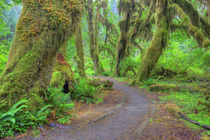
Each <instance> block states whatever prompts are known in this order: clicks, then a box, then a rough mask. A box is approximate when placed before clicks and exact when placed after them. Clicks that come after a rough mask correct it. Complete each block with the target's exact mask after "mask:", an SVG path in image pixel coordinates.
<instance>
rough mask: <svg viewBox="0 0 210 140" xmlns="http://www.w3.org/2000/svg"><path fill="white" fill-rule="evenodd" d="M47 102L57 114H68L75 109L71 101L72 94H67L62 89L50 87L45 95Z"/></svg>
mask: <svg viewBox="0 0 210 140" xmlns="http://www.w3.org/2000/svg"><path fill="white" fill-rule="evenodd" d="M45 99H46V102H47V103H48V104H50V105H52V110H55V111H56V112H57V114H58V115H59V114H62V115H65V114H68V111H69V110H71V109H73V106H74V103H73V102H72V101H71V97H70V93H68V94H65V93H63V92H62V89H59V88H54V87H50V88H48V92H47V93H45Z"/></svg>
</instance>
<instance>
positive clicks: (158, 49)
mask: <svg viewBox="0 0 210 140" xmlns="http://www.w3.org/2000/svg"><path fill="white" fill-rule="evenodd" d="M167 3H168V1H167V0H157V2H156V31H155V34H154V36H153V39H152V43H151V45H150V46H149V48H148V49H147V50H146V52H145V55H144V57H143V59H142V62H141V64H140V67H139V71H138V74H137V78H136V80H135V81H134V82H135V83H138V82H139V81H143V80H146V79H148V78H149V76H150V73H151V71H152V70H153V68H154V66H155V64H156V63H157V61H158V59H159V57H160V56H161V53H162V51H163V49H164V48H165V47H166V45H167V40H168V19H167V13H168V12H167Z"/></svg>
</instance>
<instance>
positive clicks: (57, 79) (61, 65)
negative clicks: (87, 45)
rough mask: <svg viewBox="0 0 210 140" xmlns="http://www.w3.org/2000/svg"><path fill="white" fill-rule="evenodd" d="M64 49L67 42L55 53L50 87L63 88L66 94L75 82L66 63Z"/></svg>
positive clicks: (69, 66)
mask: <svg viewBox="0 0 210 140" xmlns="http://www.w3.org/2000/svg"><path fill="white" fill-rule="evenodd" d="M66 47H67V42H66V43H65V45H64V46H63V47H62V48H60V50H59V51H58V53H57V57H56V62H55V66H54V69H53V75H52V79H51V81H50V86H51V87H57V88H63V91H64V92H65V93H68V92H69V91H70V90H71V89H72V88H73V85H74V83H75V80H74V73H73V71H72V69H71V65H70V64H69V63H68V61H67V54H66Z"/></svg>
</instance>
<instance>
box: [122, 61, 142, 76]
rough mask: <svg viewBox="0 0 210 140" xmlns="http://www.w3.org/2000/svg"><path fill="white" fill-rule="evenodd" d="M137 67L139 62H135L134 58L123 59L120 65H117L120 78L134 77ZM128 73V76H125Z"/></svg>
mask: <svg viewBox="0 0 210 140" xmlns="http://www.w3.org/2000/svg"><path fill="white" fill-rule="evenodd" d="M137 59H138V58H137ZM138 66H139V61H137V60H136V58H134V57H128V58H125V59H124V60H123V61H121V62H120V65H119V67H120V75H121V76H126V75H127V76H128V77H129V76H131V75H135V74H136V70H137V68H138ZM128 72H129V74H127V73H128ZM131 72H132V74H131Z"/></svg>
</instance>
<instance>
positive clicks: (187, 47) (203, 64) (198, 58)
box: [156, 32, 210, 81]
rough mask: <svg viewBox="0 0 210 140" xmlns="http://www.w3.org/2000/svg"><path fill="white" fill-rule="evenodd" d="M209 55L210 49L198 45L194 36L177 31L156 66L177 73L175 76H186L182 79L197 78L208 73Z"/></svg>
mask: <svg viewBox="0 0 210 140" xmlns="http://www.w3.org/2000/svg"><path fill="white" fill-rule="evenodd" d="M193 47H194V48H193ZM209 56H210V51H206V50H204V49H201V48H199V47H197V42H196V41H195V40H194V39H193V38H190V39H189V38H188V36H187V34H186V33H182V32H175V33H173V34H172V35H171V37H170V40H169V45H168V47H167V48H166V50H165V51H164V52H163V54H162V56H161V57H160V59H159V61H158V63H157V65H156V67H158V68H164V69H167V70H171V71H172V72H175V73H177V75H174V76H179V77H186V79H185V78H181V81H185V80H190V79H191V80H193V79H194V80H195V79H198V78H201V77H203V75H205V73H207V70H208V67H209ZM176 80H178V78H176Z"/></svg>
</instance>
